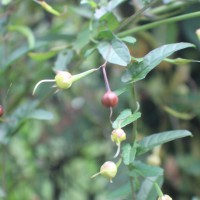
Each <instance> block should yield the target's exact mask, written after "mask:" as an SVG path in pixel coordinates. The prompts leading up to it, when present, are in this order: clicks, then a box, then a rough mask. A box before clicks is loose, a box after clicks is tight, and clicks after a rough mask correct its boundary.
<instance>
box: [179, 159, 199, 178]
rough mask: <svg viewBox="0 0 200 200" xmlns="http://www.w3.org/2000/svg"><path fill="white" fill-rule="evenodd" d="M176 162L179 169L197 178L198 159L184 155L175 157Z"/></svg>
mask: <svg viewBox="0 0 200 200" xmlns="http://www.w3.org/2000/svg"><path fill="white" fill-rule="evenodd" d="M176 160H177V163H178V165H179V166H180V168H181V169H182V170H183V171H185V172H186V173H187V174H189V175H192V176H198V177H199V176H200V170H199V166H200V160H199V159H198V158H194V157H192V156H191V155H184V156H179V157H177V159H176Z"/></svg>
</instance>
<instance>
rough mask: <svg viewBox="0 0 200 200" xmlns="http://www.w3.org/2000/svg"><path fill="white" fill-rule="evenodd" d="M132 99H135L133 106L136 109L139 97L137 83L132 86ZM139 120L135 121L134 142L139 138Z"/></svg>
mask: <svg viewBox="0 0 200 200" xmlns="http://www.w3.org/2000/svg"><path fill="white" fill-rule="evenodd" d="M132 97H133V98H132V99H133V106H134V109H137V107H138V99H137V92H136V88H135V84H134V83H133V86H132ZM137 134H138V132H137V120H136V121H134V122H133V141H134V144H135V142H136V139H137Z"/></svg>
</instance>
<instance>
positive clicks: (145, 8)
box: [116, 0, 160, 31]
mask: <svg viewBox="0 0 200 200" xmlns="http://www.w3.org/2000/svg"><path fill="white" fill-rule="evenodd" d="M158 1H160V0H155V1H153V2H151V3H149V4H148V5H146V6H144V7H143V8H142V9H140V10H138V11H137V12H136V13H135V14H133V15H132V16H130V17H129V18H127V19H126V20H124V21H123V22H122V23H121V25H120V27H119V28H118V29H117V30H116V31H119V30H121V29H122V28H124V27H125V26H127V25H128V24H129V23H130V22H133V21H134V20H136V19H137V17H139V16H140V15H141V14H142V13H143V12H144V11H145V10H147V9H148V8H150V7H151V6H153V5H154V4H155V3H157V2H158Z"/></svg>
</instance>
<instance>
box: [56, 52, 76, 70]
mask: <svg viewBox="0 0 200 200" xmlns="http://www.w3.org/2000/svg"><path fill="white" fill-rule="evenodd" d="M73 57H74V51H72V50H69V49H67V50H63V51H61V52H60V53H59V54H58V57H57V59H56V62H55V64H54V68H53V70H54V71H65V70H67V66H68V64H69V63H70V62H71V60H72V58H73Z"/></svg>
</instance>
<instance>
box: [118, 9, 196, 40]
mask: <svg viewBox="0 0 200 200" xmlns="http://www.w3.org/2000/svg"><path fill="white" fill-rule="evenodd" d="M195 17H200V11H197V12H193V13H189V14H184V15H180V16H176V17H170V18H168V19H163V20H160V21H156V22H152V23H149V24H146V25H143V26H138V27H134V28H132V29H129V30H126V31H123V32H121V33H118V34H117V36H118V37H124V36H127V35H130V34H133V33H137V32H140V31H145V30H148V29H152V28H155V27H157V26H160V25H162V24H170V23H174V22H178V21H182V20H185V19H190V18H195Z"/></svg>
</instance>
